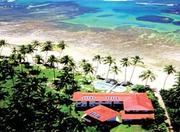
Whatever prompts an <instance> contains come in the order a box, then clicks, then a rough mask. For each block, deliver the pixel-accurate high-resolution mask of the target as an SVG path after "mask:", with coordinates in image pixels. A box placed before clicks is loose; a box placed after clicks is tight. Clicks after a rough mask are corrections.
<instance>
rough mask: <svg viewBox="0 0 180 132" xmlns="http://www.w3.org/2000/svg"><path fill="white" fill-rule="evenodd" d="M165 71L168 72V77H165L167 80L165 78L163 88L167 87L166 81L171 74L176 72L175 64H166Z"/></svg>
mask: <svg viewBox="0 0 180 132" xmlns="http://www.w3.org/2000/svg"><path fill="white" fill-rule="evenodd" d="M164 72H166V73H167V76H166V78H165V80H164V84H163V89H164V88H165V85H166V81H167V79H168V77H169V75H171V74H173V73H175V72H176V70H175V67H173V65H166V66H165V67H164Z"/></svg>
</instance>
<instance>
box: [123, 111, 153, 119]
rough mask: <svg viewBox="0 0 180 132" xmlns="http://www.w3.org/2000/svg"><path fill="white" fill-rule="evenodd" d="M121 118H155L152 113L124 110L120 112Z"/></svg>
mask: <svg viewBox="0 0 180 132" xmlns="http://www.w3.org/2000/svg"><path fill="white" fill-rule="evenodd" d="M120 115H121V118H122V119H123V120H141V119H155V117H154V114H149V113H148V114H126V113H125V112H124V111H121V112H120Z"/></svg>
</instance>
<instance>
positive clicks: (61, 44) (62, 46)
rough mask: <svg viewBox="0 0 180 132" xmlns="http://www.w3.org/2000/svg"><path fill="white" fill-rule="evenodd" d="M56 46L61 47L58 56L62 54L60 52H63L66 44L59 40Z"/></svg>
mask: <svg viewBox="0 0 180 132" xmlns="http://www.w3.org/2000/svg"><path fill="white" fill-rule="evenodd" d="M57 46H58V48H60V49H61V52H60V54H59V56H61V55H62V52H63V50H64V49H65V48H66V47H67V45H66V44H65V42H64V41H61V42H59V43H58V45H57Z"/></svg>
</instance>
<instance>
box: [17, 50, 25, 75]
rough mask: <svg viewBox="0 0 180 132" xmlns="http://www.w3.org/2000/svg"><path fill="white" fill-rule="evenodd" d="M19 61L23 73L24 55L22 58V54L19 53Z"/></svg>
mask: <svg viewBox="0 0 180 132" xmlns="http://www.w3.org/2000/svg"><path fill="white" fill-rule="evenodd" d="M17 60H18V63H19V64H20V67H21V72H23V68H22V61H23V62H24V61H25V58H24V55H23V56H22V54H21V53H18V54H17Z"/></svg>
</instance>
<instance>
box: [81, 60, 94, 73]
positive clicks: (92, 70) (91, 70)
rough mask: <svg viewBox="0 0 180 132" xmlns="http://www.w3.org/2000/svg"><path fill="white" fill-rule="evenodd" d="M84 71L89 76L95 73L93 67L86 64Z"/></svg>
mask: <svg viewBox="0 0 180 132" xmlns="http://www.w3.org/2000/svg"><path fill="white" fill-rule="evenodd" d="M82 68H83V71H84V74H85V75H88V74H89V73H93V72H94V69H93V66H92V65H91V64H90V63H88V62H87V63H84V65H82Z"/></svg>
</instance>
